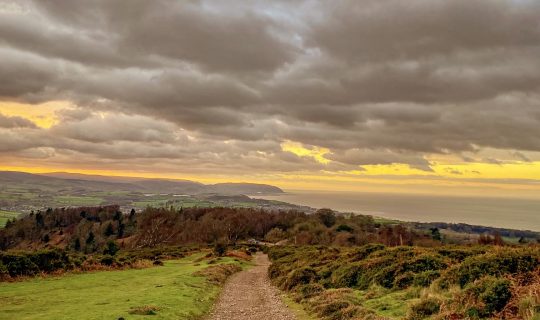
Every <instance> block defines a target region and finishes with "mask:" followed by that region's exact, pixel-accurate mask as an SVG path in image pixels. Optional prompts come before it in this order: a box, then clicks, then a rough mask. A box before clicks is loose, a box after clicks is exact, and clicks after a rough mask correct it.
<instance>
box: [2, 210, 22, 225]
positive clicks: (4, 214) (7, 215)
mask: <svg viewBox="0 0 540 320" xmlns="http://www.w3.org/2000/svg"><path fill="white" fill-rule="evenodd" d="M18 216H19V213H17V212H10V211H2V210H0V228H3V227H4V226H5V225H6V222H7V221H8V220H9V219H13V218H17V217H18Z"/></svg>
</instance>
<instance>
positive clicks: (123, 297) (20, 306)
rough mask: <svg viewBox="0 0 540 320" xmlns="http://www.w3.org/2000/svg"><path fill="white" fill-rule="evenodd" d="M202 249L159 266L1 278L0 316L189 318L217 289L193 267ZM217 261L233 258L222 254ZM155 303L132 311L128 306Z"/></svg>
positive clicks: (210, 300)
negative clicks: (149, 311) (149, 309)
mask: <svg viewBox="0 0 540 320" xmlns="http://www.w3.org/2000/svg"><path fill="white" fill-rule="evenodd" d="M201 255H202V254H196V255H193V256H190V257H188V258H184V259H181V260H171V261H166V262H165V265H164V266H162V267H155V268H148V269H139V270H136V269H131V270H123V271H103V272H94V273H86V274H73V275H66V276H63V277H51V278H45V279H32V280H28V281H23V282H17V283H0V301H2V303H0V319H6V320H7V319H20V320H23V319H51V320H52V319H55V320H56V319H118V318H120V317H123V318H124V319H126V320H127V319H192V318H194V317H196V316H200V315H202V314H204V313H205V312H207V311H208V310H209V309H210V307H211V306H212V303H213V301H214V299H215V297H216V296H217V294H218V292H219V287H218V286H216V285H212V284H210V283H208V282H207V281H206V279H205V278H203V277H197V276H193V273H194V272H196V271H198V270H201V269H203V268H206V267H207V266H208V264H206V263H205V262H201V263H195V259H197V258H199V257H201ZM221 262H222V263H238V262H235V261H234V260H232V259H230V258H223V259H222V260H221ZM148 305H150V306H156V307H158V308H159V310H158V311H156V314H155V315H132V314H130V313H129V312H130V310H131V309H132V308H137V307H143V306H148Z"/></svg>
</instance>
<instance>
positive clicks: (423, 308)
mask: <svg viewBox="0 0 540 320" xmlns="http://www.w3.org/2000/svg"><path fill="white" fill-rule="evenodd" d="M440 310H441V301H440V300H439V299H437V298H426V299H422V300H420V301H418V302H416V303H414V304H412V305H411V307H410V309H409V313H408V315H407V320H422V319H425V318H427V317H429V316H431V315H434V314H437V313H438V312H439V311H440Z"/></svg>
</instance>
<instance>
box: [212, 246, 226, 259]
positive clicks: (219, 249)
mask: <svg viewBox="0 0 540 320" xmlns="http://www.w3.org/2000/svg"><path fill="white" fill-rule="evenodd" d="M225 253H227V245H226V244H225V243H223V242H216V244H215V245H214V255H216V256H217V257H223V256H225Z"/></svg>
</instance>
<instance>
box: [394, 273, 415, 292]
mask: <svg viewBox="0 0 540 320" xmlns="http://www.w3.org/2000/svg"><path fill="white" fill-rule="evenodd" d="M414 278H415V277H414V273H412V272H410V271H408V272H405V273H403V274H400V275H399V276H397V277H396V279H395V280H394V288H395V289H405V288H408V287H410V286H411V285H412V284H413V281H414Z"/></svg>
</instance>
